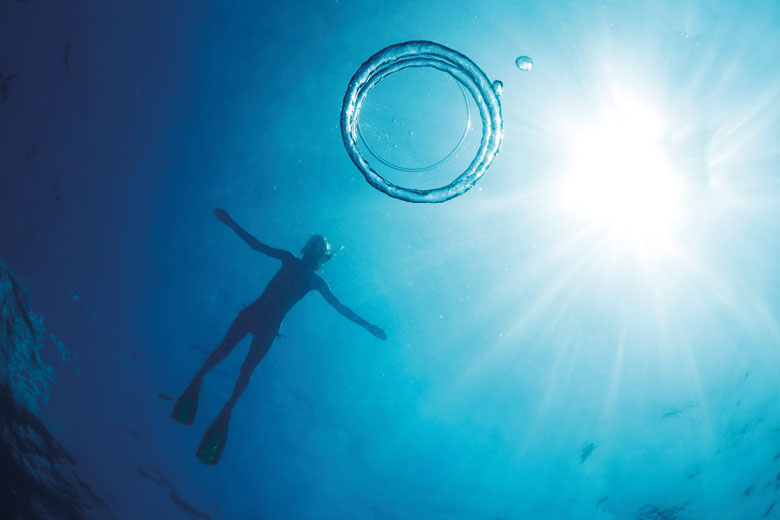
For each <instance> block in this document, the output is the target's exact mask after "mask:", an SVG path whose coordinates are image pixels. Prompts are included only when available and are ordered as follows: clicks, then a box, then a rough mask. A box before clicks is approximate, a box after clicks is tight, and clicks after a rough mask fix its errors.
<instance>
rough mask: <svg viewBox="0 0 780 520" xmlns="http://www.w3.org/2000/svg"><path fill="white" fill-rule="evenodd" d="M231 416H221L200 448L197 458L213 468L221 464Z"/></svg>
mask: <svg viewBox="0 0 780 520" xmlns="http://www.w3.org/2000/svg"><path fill="white" fill-rule="evenodd" d="M229 421H230V416H229V415H224V416H223V415H222V414H220V416H219V417H217V420H216V421H214V423H213V424H212V425H211V426H209V429H208V430H206V433H205V434H204V435H203V439H202V440H201V441H200V446H199V447H198V453H197V457H198V459H199V460H200V461H201V462H202V463H203V464H206V465H209V466H213V465H215V464H216V463H217V462H219V458H220V457H221V456H222V451H223V450H224V449H225V444H227V437H228V423H229Z"/></svg>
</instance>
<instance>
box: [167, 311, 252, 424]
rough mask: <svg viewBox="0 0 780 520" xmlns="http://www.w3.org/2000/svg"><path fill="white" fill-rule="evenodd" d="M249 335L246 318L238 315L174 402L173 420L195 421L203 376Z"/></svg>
mask: <svg viewBox="0 0 780 520" xmlns="http://www.w3.org/2000/svg"><path fill="white" fill-rule="evenodd" d="M248 333H249V326H248V324H247V320H246V318H245V317H244V316H243V315H241V314H239V315H238V317H237V318H236V319H235V320H233V324H232V325H230V328H229V329H228V331H227V334H225V339H223V340H222V343H220V344H219V347H217V349H216V350H214V352H212V353H211V355H209V357H208V358H207V359H206V362H205V363H204V364H203V367H202V368H201V369H200V371H198V373H197V374H195V377H193V378H192V381H191V382H190V384H189V385H188V386H187V389H186V390H184V393H182V394H181V397H179V399H178V400H177V401H176V404H175V405H174V406H173V413H172V414H171V415H172V416H173V418H174V419H176V420H177V421H179V422H180V423H182V424H192V421H193V420H194V419H195V412H197V411H198V395H199V394H200V385H201V383H202V382H203V376H205V375H206V372H208V371H209V370H211V369H212V368H214V367H215V366H217V364H218V363H219V362H220V361H222V360H223V359H225V358H226V357H227V355H228V354H230V352H231V351H232V350H233V348H234V347H235V346H236V345H238V342H239V341H241V340H242V339H244V336H246V335H247V334H248Z"/></svg>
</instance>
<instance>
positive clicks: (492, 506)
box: [0, 0, 780, 520]
mask: <svg viewBox="0 0 780 520" xmlns="http://www.w3.org/2000/svg"><path fill="white" fill-rule="evenodd" d="M410 40H429V41H434V42H438V43H441V44H442V45H446V46H448V47H451V48H453V49H455V50H457V51H459V52H461V53H463V54H465V55H466V56H468V57H469V58H470V59H471V60H473V61H474V62H475V63H476V64H477V65H478V66H479V67H480V68H481V69H482V70H484V71H485V73H486V75H487V76H488V77H489V78H491V79H498V80H501V81H502V82H503V84H504V89H503V95H502V98H501V101H502V110H503V116H504V141H503V144H502V149H501V151H500V153H499V154H498V156H497V157H496V160H495V161H494V163H493V165H492V166H491V167H490V169H489V170H488V171H487V172H486V173H485V175H484V177H483V178H482V179H481V180H480V181H479V183H478V184H477V185H476V186H475V187H474V189H472V190H470V191H469V192H468V193H466V194H464V195H463V196H461V197H458V198H456V199H453V200H451V201H449V202H447V203H444V204H435V205H416V204H409V203H405V202H403V201H399V200H395V199H391V198H389V197H387V196H386V195H384V194H382V193H380V192H379V191H377V190H375V189H373V188H372V187H371V186H369V185H368V184H367V183H366V182H365V180H364V178H363V177H362V175H361V174H360V172H359V171H358V170H357V169H356V168H355V166H354V165H353V164H352V162H351V161H350V159H349V156H348V155H347V153H346V152H345V150H344V146H343V143H342V140H341V134H340V130H339V112H340V109H341V102H342V99H343V96H344V93H345V91H346V88H347V84H348V82H349V79H350V78H351V77H352V75H353V74H354V72H355V71H356V70H357V68H358V67H359V66H360V64H361V63H362V62H363V61H364V60H365V59H367V58H368V57H369V56H371V55H372V54H373V53H375V52H376V51H378V50H380V49H382V48H384V47H386V46H388V45H391V44H394V43H398V42H403V41H410ZM777 49H780V5H779V4H778V3H777V2H776V1H766V2H727V1H714V2H712V1H710V2H704V1H701V2H677V1H668V2H628V1H625V2H624V1H602V2H588V3H583V2H575V1H571V2H542V1H538V2H533V3H528V2H516V1H508V0H495V1H492V2H469V1H463V2H453V1H451V0H449V1H444V0H442V1H393V2H374V1H359V2H358V1H353V0H338V1H336V0H328V1H321V2H320V1H318V2H275V3H274V2H270V3H269V2H248V1H237V0H236V1H223V2H201V1H187V2H185V1H169V2H152V1H149V0H136V1H133V2H99V1H87V0H81V1H77V0H66V1H53V0H29V1H27V2H17V1H12V0H6V1H4V2H3V3H2V4H0V73H2V74H3V75H4V77H7V76H8V75H10V74H17V76H16V77H14V78H13V79H12V80H10V81H8V82H7V88H6V91H7V96H6V97H5V99H0V260H2V261H3V262H5V263H6V264H7V265H8V267H9V268H10V269H11V270H13V271H15V272H16V273H18V274H19V275H21V276H23V277H24V278H26V279H27V280H29V282H30V285H31V286H32V304H33V307H34V309H35V311H36V312H37V313H38V314H40V315H42V316H43V319H44V324H45V326H46V327H47V328H48V330H49V331H51V332H53V333H54V334H55V335H56V338H57V339H58V340H59V341H61V342H62V344H63V346H64V348H65V349H66V350H67V351H68V352H69V353H70V354H69V355H68V356H65V357H63V356H62V355H61V353H60V351H59V350H57V349H56V348H52V349H51V350H50V351H49V352H48V353H44V357H45V358H46V361H47V362H48V363H50V364H51V365H52V366H53V367H54V369H55V376H54V377H55V380H54V381H53V382H52V383H51V384H50V387H49V391H50V397H49V402H48V404H47V405H45V406H43V407H42V409H41V412H40V413H41V414H42V417H43V418H44V419H45V420H46V422H47V423H48V424H49V425H50V426H51V429H52V430H53V431H54V433H55V435H57V437H58V438H59V439H60V440H61V441H62V442H63V443H64V445H65V446H66V448H67V449H68V450H69V451H70V452H71V453H72V454H73V455H74V457H75V458H76V459H78V461H79V471H80V473H81V475H82V477H84V478H85V480H87V481H88V482H89V483H90V485H91V486H92V488H93V489H94V490H95V491H96V492H98V493H99V494H100V495H101V496H102V497H103V498H104V499H105V501H106V502H107V503H108V505H109V506H110V507H111V508H112V510H113V511H114V513H116V515H117V517H118V518H121V519H125V518H127V519H136V518H183V519H184V518H193V516H192V515H191V514H188V513H186V512H185V511H184V510H183V509H182V508H181V507H180V506H179V505H177V504H176V503H175V501H174V500H172V499H171V498H170V489H175V491H176V493H177V495H176V496H178V497H180V498H181V499H182V500H184V501H186V502H187V503H188V504H190V505H191V506H192V507H194V508H196V509H197V510H199V511H202V512H203V513H205V514H208V515H210V516H211V518H225V519H229V518H263V519H269V518H284V519H312V518H318V519H319V518H321V519H343V518H366V519H391V518H392V519H395V518H425V519H438V518H441V519H445V518H446V519H450V518H464V519H472V518H474V519H477V518H480V519H482V518H484V519H495V518H501V519H517V518H540V519H568V518H571V519H583V518H596V519H599V518H615V519H623V518H643V519H656V520H658V519H664V518H665V519H673V518H679V519H688V518H691V519H700V518H719V519H720V518H723V519H742V518H760V517H761V515H763V514H764V513H765V512H767V511H768V510H769V508H770V507H772V504H773V503H774V502H775V500H780V491H778V485H780V481H778V480H777V479H778V474H779V472H780V457H778V456H777V455H778V452H780V388H778V381H780V318H779V316H780V297H778V294H780V292H779V291H780V269H778V258H779V256H780V220H779V219H780V182H779V181H778V179H780V177H778V176H779V175H780V171H779V169H780V66H778V63H777ZM518 56H529V57H531V58H533V61H534V66H533V70H532V71H521V70H518V68H517V66H516V65H515V60H516V58H517V57H518ZM66 57H67V59H66ZM403 74H405V72H401V73H399V74H397V75H395V76H393V78H389V79H388V80H387V84H386V85H385V84H384V83H383V84H382V85H380V86H378V87H377V88H376V92H372V93H371V94H369V98H370V97H371V95H372V94H374V93H375V94H376V95H377V96H379V97H377V98H375V99H374V101H371V100H370V99H369V100H368V101H367V102H366V103H367V105H366V114H367V117H369V116H370V117H371V118H372V119H371V120H367V121H366V124H368V125H372V128H373V129H377V128H383V129H385V130H383V131H384V132H386V133H387V135H389V136H391V137H392V139H391V140H390V141H389V143H394V144H398V145H399V146H398V148H397V149H396V148H393V147H392V146H387V143H378V144H377V147H378V148H380V149H381V150H382V151H383V153H387V154H389V155H390V156H389V158H390V159H391V160H394V161H398V162H400V163H403V164H414V162H415V161H416V160H419V161H420V162H421V163H426V162H430V160H431V159H433V161H435V160H437V157H438V156H437V155H435V154H434V155H433V156H432V157H430V156H428V155H425V150H432V149H435V150H443V151H444V153H445V154H446V151H447V150H449V149H451V146H452V145H453V144H454V142H457V138H458V136H459V135H460V133H461V132H462V130H463V126H462V120H463V112H464V110H463V101H462V99H461V94H460V93H459V91H458V89H457V88H455V87H454V86H453V85H452V82H451V80H448V78H446V77H444V78H441V77H439V76H437V75H436V73H435V72H431V73H430V74H429V75H425V74H423V75H420V76H410V81H409V82H406V83H405V82H404V80H403ZM391 80H392V82H391ZM412 80H413V81H412ZM0 81H2V80H1V79H0ZM391 87H392V88H391ZM620 96H629V97H634V98H638V99H641V101H642V103H643V104H644V105H646V106H647V107H650V109H651V110H652V111H653V113H655V114H657V115H658V116H659V118H660V119H661V120H662V121H663V125H662V128H661V130H660V131H659V136H656V137H657V140H658V141H659V143H660V145H659V146H661V147H662V148H663V149H664V150H665V151H666V154H667V159H668V162H669V163H670V164H671V165H672V169H673V171H674V175H675V178H676V179H678V180H679V182H680V185H681V186H682V190H681V195H680V197H681V201H682V209H681V211H680V215H679V218H678V220H677V222H676V224H675V226H674V228H673V229H672V230H670V231H669V234H668V235H666V236H665V237H664V239H663V240H662V241H658V240H654V239H653V240H643V239H637V240H636V241H631V240H629V241H622V242H621V241H618V242H615V241H612V240H611V238H610V236H609V232H607V231H604V229H601V228H599V227H598V226H596V225H593V224H592V223H591V222H590V221H588V220H587V218H586V217H585V216H583V215H580V214H576V213H573V212H571V211H568V210H567V209H565V208H562V204H561V203H560V200H559V197H558V193H559V192H560V190H561V186H562V185H565V184H566V182H567V179H568V178H569V177H568V176H567V174H568V171H569V170H570V169H572V168H573V167H574V166H576V162H577V161H576V156H575V154H574V153H573V152H572V150H573V149H574V148H576V147H575V146H574V144H573V143H574V142H575V141H576V140H577V139H578V136H581V135H583V134H587V133H588V131H589V130H588V129H589V128H590V126H591V123H592V122H593V121H595V120H598V119H599V118H600V117H602V115H603V114H604V113H608V112H609V111H610V110H611V109H612V107H613V106H614V105H615V104H616V103H617V102H616V98H619V97H620ZM369 102H371V103H373V105H371V106H370V107H369V105H368V103H369ZM369 108H370V109H371V110H369ZM402 110H405V112H402ZM429 114H430V115H429ZM394 119H395V121H394ZM437 122H438V123H439V124H437ZM453 122H454V123H453ZM457 125H461V126H457ZM407 130H408V131H407ZM409 132H411V134H410V133H409ZM480 135H481V127H480V126H479V124H478V121H477V122H476V124H475V126H474V128H472V130H471V131H470V132H469V137H468V138H467V140H466V142H465V143H464V146H463V148H462V150H461V151H459V153H458V154H457V157H455V158H454V159H453V160H452V161H451V162H450V163H448V164H447V165H445V166H444V167H442V169H441V171H439V170H437V171H433V172H424V173H420V174H408V173H399V172H395V173H393V172H388V173H390V174H393V175H394V176H391V180H392V181H393V182H396V181H398V182H399V183H400V182H401V181H402V180H404V179H406V180H409V181H410V182H411V183H412V184H413V185H414V186H415V187H422V188H424V187H435V186H440V185H442V184H446V183H447V182H449V181H450V180H451V179H452V178H454V176H455V175H457V173H458V172H460V171H463V169H464V167H465V166H464V164H465V165H467V164H468V162H469V161H470V160H471V158H473V155H474V151H475V150H476V147H477V146H478V144H479V141H478V139H479V136H480ZM404 136H407V137H408V139H407V137H404ZM418 138H419V139H418ZM453 139H454V142H453ZM415 150H417V152H416V151H415ZM618 151H619V150H616V152H618ZM392 154H396V155H392ZM398 154H400V155H398ZM405 154H408V155H405ZM415 154H417V155H415ZM442 155H443V154H442ZM607 155H608V154H607ZM638 160H641V158H639V159H638ZM464 161H465V162H464ZM453 173H454V174H455V175H453ZM409 175H411V177H408V176H409ZM415 175H417V177H415ZM404 176H407V177H404ZM442 181H443V182H442ZM216 207H221V208H225V209H226V210H228V211H229V212H230V214H231V215H232V216H233V218H235V219H236V221H238V222H239V223H240V224H241V225H243V226H244V227H245V228H246V229H247V230H248V231H249V232H251V233H253V234H254V235H255V236H257V237H258V238H259V239H260V240H262V241H263V242H265V243H268V244H270V245H272V246H275V247H282V248H285V249H289V250H291V251H293V252H296V253H297V252H298V251H299V250H300V248H301V247H302V246H303V244H304V243H305V241H306V240H307V238H308V237H309V235H310V234H312V233H323V234H325V235H326V236H327V237H328V238H329V239H330V240H331V242H332V244H333V245H334V246H336V247H337V246H339V245H344V250H343V251H342V252H341V253H339V255H338V256H337V257H335V258H334V259H333V260H332V261H331V262H329V263H328V264H326V265H325V267H324V269H323V271H322V276H323V277H324V278H325V279H327V280H328V282H329V284H330V286H331V288H332V289H333V292H334V293H335V294H336V295H337V296H338V297H339V298H340V299H341V300H342V301H343V302H344V303H345V304H347V305H349V306H350V307H351V308H353V309H354V310H355V311H356V312H357V313H358V314H360V315H361V316H364V317H365V318H366V319H368V320H369V321H371V322H374V323H377V324H378V325H380V326H382V327H383V328H385V329H386V331H387V334H388V340H387V341H386V342H382V341H379V340H377V339H376V338H374V337H373V336H371V335H370V334H368V333H367V332H366V331H365V330H363V329H361V328H360V327H358V326H356V325H355V324H353V323H351V322H349V321H347V320H345V319H344V318H343V317H341V316H340V315H338V314H337V313H336V312H335V311H334V310H333V309H332V308H331V307H330V306H328V305H327V304H326V303H325V302H324V301H323V300H322V298H321V297H320V296H319V295H316V294H311V295H309V296H307V297H306V298H304V300H303V301H302V302H301V303H299V304H298V305H297V306H296V307H295V308H294V309H293V310H292V311H291V312H290V313H289V314H288V316H287V318H286V319H285V321H284V323H283V324H282V328H281V332H282V334H284V335H285V336H286V337H282V338H279V339H278V340H277V341H276V342H275V343H274V345H273V346H272V348H271V350H270V352H269V354H268V355H267V356H266V358H265V359H264V360H263V361H262V362H261V364H260V366H259V367H258V369H257V370H256V371H255V373H254V377H253V379H252V382H251V384H250V386H249V388H248V390H247V391H246V393H245V394H244V395H243V396H242V398H241V399H240V401H239V402H238V404H237V405H236V409H235V412H234V414H233V419H232V422H231V430H230V440H229V442H228V445H227V448H226V450H225V453H224V455H223V457H222V460H221V461H220V463H219V465H217V466H215V467H207V466H203V465H202V464H201V463H200V462H199V461H198V460H197V459H196V458H195V456H194V455H195V450H196V449H197V446H198V443H199V441H200V438H201V435H202V434H203V432H204V430H205V429H206V428H207V427H208V425H209V424H210V423H211V421H212V420H213V419H214V417H215V416H216V414H217V413H218V411H219V409H220V408H221V407H222V405H223V404H224V402H225V400H226V399H227V398H228V396H229V395H230V392H231V390H232V385H233V382H234V380H235V376H236V375H237V373H238V368H239V366H240V364H241V362H242V360H243V357H244V355H245V354H246V352H247V349H248V343H249V342H248V341H245V342H243V343H242V344H240V345H239V346H238V347H237V348H236V350H235V352H234V353H233V354H232V355H231V356H230V357H229V358H228V359H227V360H226V361H225V362H224V363H223V364H222V365H220V366H219V367H218V368H217V369H216V370H215V371H214V372H212V373H211V374H210V375H209V376H207V378H206V380H205V386H204V390H203V392H202V396H201V402H200V408H199V410H198V416H197V418H196V420H195V423H194V425H193V426H191V427H185V426H182V425H180V424H178V423H175V422H174V421H173V420H172V419H171V418H170V411H171V406H172V403H171V402H169V401H166V400H164V399H162V398H160V397H159V396H158V394H159V393H162V394H164V395H167V396H172V397H174V398H175V397H177V396H178V394H179V393H180V392H181V391H182V390H183V389H184V387H185V386H186V384H187V383H188V381H189V380H190V378H191V377H192V376H193V374H194V373H195V372H196V371H197V370H198V369H199V368H200V366H201V365H202V363H203V361H204V360H205V358H206V356H207V355H208V353H209V352H210V350H211V349H213V348H215V347H216V346H217V344H218V343H219V341H220V340H221V339H222V337H223V335H224V333H225V332H226V330H227V327H228V326H229V325H230V323H231V321H232V320H233V318H234V317H235V316H236V314H237V313H238V312H239V311H240V310H241V309H242V308H243V305H246V304H248V303H250V302H251V301H253V300H254V299H255V298H256V297H257V296H258V295H259V294H260V293H261V291H262V289H263V287H264V286H265V284H266V283H267V281H268V280H269V279H270V277H271V276H272V275H273V274H274V272H275V270H276V269H277V268H278V267H279V265H278V262H276V261H275V260H273V259H270V258H267V257H264V256H262V255H260V254H259V253H257V252H255V251H252V250H251V249H250V248H249V247H247V246H246V245H245V244H244V243H243V242H241V241H240V240H239V239H238V237H236V236H235V235H234V234H233V233H232V231H231V230H229V229H228V228H227V227H225V226H224V225H222V224H220V223H219V222H218V221H217V220H216V219H215V218H214V216H213V213H212V211H213V209H214V208H216ZM65 358H67V359H65ZM139 468H140V470H141V471H139ZM142 472H143V473H142ZM144 474H145V475H147V476H144ZM161 475H162V477H161ZM149 476H151V477H153V478H149ZM654 508H655V509H654ZM642 515H644V516H642ZM778 515H780V506H778V507H777V508H775V509H774V510H773V511H771V512H770V513H769V515H768V516H767V518H772V517H778Z"/></svg>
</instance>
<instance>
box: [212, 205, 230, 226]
mask: <svg viewBox="0 0 780 520" xmlns="http://www.w3.org/2000/svg"><path fill="white" fill-rule="evenodd" d="M214 216H215V217H217V219H219V221H220V222H222V223H224V224H230V223H231V222H233V219H232V218H230V215H228V212H227V211H225V210H224V209H222V208H217V209H215V210H214Z"/></svg>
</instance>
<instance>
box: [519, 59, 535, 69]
mask: <svg viewBox="0 0 780 520" xmlns="http://www.w3.org/2000/svg"><path fill="white" fill-rule="evenodd" d="M515 65H517V68H518V69H520V70H525V71H532V70H533V69H534V60H532V59H531V58H529V57H528V56H520V57H518V58H517V59H516V60H515Z"/></svg>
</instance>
